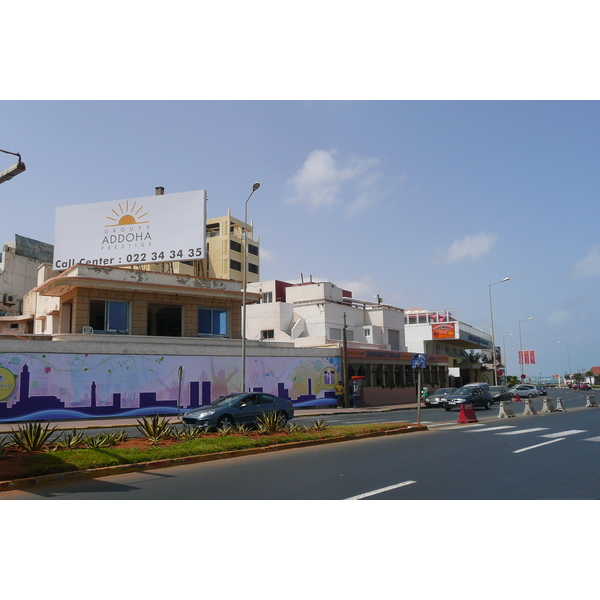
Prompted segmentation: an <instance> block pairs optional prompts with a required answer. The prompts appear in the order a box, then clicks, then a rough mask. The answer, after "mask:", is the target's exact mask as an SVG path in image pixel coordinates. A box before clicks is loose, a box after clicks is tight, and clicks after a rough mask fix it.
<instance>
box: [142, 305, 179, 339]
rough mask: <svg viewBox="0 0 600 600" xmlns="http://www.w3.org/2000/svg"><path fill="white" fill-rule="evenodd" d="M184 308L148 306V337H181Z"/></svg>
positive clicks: (177, 306)
mask: <svg viewBox="0 0 600 600" xmlns="http://www.w3.org/2000/svg"><path fill="white" fill-rule="evenodd" d="M181 324H182V307H181V306H179V305H176V304H148V335H164V336H170V337H181V335H182V326H181Z"/></svg>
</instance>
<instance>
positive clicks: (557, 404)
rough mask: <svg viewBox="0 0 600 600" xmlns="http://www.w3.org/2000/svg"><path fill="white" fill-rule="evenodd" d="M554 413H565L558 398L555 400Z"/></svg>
mask: <svg viewBox="0 0 600 600" xmlns="http://www.w3.org/2000/svg"><path fill="white" fill-rule="evenodd" d="M556 411H557V412H567V411H566V409H565V407H564V406H563V403H562V398H560V397H558V398H557V399H556Z"/></svg>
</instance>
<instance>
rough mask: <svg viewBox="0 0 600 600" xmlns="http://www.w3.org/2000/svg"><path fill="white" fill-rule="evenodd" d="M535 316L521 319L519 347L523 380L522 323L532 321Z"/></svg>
mask: <svg viewBox="0 0 600 600" xmlns="http://www.w3.org/2000/svg"><path fill="white" fill-rule="evenodd" d="M531 319H533V317H529V319H522V320H521V321H519V348H520V349H521V350H520V351H521V361H520V362H521V381H523V337H522V336H521V323H524V322H525V321H531Z"/></svg>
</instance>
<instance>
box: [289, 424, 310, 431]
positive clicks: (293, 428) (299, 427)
mask: <svg viewBox="0 0 600 600" xmlns="http://www.w3.org/2000/svg"><path fill="white" fill-rule="evenodd" d="M285 431H286V432H287V433H300V432H303V431H308V427H306V425H301V424H300V423H288V424H287V425H286V426H285Z"/></svg>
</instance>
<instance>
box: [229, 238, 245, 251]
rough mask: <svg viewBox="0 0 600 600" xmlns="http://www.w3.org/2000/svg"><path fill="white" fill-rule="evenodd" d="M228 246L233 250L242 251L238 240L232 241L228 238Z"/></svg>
mask: <svg viewBox="0 0 600 600" xmlns="http://www.w3.org/2000/svg"><path fill="white" fill-rule="evenodd" d="M229 248H230V249H231V250H233V251H235V252H241V251H242V245H241V244H240V243H239V242H234V241H233V240H229Z"/></svg>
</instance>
